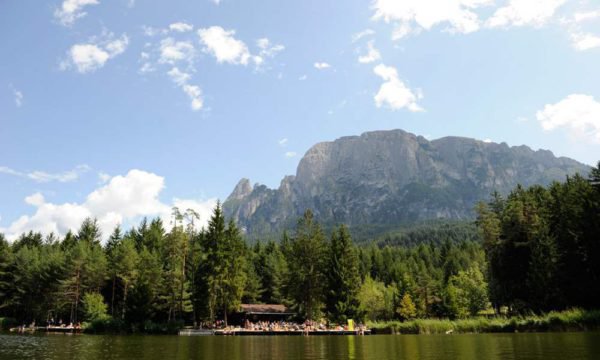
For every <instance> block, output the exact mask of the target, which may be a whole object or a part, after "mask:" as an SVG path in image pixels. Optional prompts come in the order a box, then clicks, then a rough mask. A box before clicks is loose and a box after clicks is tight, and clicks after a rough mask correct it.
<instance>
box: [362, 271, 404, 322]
mask: <svg viewBox="0 0 600 360" xmlns="http://www.w3.org/2000/svg"><path fill="white" fill-rule="evenodd" d="M396 293H397V289H396V288H395V287H394V286H386V285H385V284H384V283H382V282H380V281H375V280H373V279H371V277H367V278H365V281H364V283H363V284H362V286H361V288H360V291H359V293H358V299H359V302H360V310H361V312H362V313H363V314H365V317H366V318H367V319H369V320H372V321H374V320H377V319H391V318H392V317H393V314H394V298H395V297H396Z"/></svg>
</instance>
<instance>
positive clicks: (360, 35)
mask: <svg viewBox="0 0 600 360" xmlns="http://www.w3.org/2000/svg"><path fill="white" fill-rule="evenodd" d="M371 35H375V30H373V29H365V30H363V31H361V32H357V33H356V34H353V35H352V42H353V43H355V42H357V41H358V40H360V39H362V38H364V37H366V36H371Z"/></svg>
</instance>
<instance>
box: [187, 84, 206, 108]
mask: <svg viewBox="0 0 600 360" xmlns="http://www.w3.org/2000/svg"><path fill="white" fill-rule="evenodd" d="M183 91H184V92H185V93H186V94H187V96H188V97H189V98H190V100H191V101H192V102H191V104H190V106H191V107H192V110H194V111H198V110H200V109H202V106H203V105H204V101H203V99H202V90H200V87H199V86H197V85H188V84H185V85H183Z"/></svg>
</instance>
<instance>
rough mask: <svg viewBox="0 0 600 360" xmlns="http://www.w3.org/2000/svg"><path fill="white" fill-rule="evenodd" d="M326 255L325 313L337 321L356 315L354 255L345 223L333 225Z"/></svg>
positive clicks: (356, 276) (357, 310)
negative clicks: (334, 226)
mask: <svg viewBox="0 0 600 360" xmlns="http://www.w3.org/2000/svg"><path fill="white" fill-rule="evenodd" d="M328 255H329V259H328V262H329V264H328V267H327V280H328V286H327V291H328V292H327V296H326V299H327V301H326V305H327V313H328V315H329V318H330V319H332V320H334V321H336V322H340V323H341V322H345V321H346V320H347V319H352V318H356V317H357V316H358V315H359V314H358V312H359V306H360V303H359V301H358V292H359V290H360V274H359V272H358V256H357V254H356V250H355V249H354V247H353V245H352V239H351V238H350V233H349V232H348V229H347V228H346V226H344V225H341V226H340V227H339V229H334V231H333V233H332V234H331V242H330V243H329V254H328Z"/></svg>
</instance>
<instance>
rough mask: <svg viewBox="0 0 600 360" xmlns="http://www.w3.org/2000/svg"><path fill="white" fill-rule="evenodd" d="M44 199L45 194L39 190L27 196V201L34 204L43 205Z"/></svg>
mask: <svg viewBox="0 0 600 360" xmlns="http://www.w3.org/2000/svg"><path fill="white" fill-rule="evenodd" d="M44 201H45V199H44V195H42V194H40V193H39V192H37V193H35V194H31V195H29V196H27V197H26V198H25V202H26V203H27V204H29V205H33V206H41V205H42V204H43V203H44Z"/></svg>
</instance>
